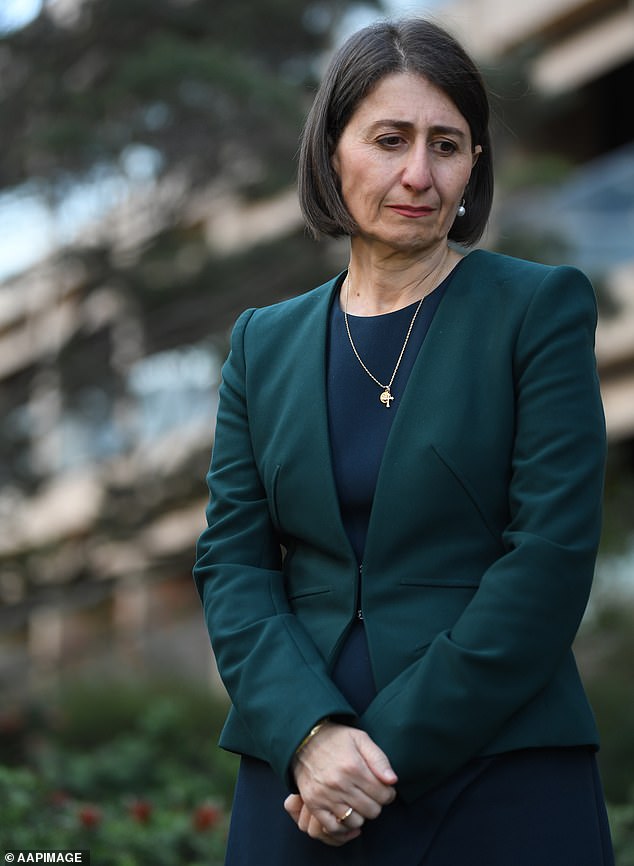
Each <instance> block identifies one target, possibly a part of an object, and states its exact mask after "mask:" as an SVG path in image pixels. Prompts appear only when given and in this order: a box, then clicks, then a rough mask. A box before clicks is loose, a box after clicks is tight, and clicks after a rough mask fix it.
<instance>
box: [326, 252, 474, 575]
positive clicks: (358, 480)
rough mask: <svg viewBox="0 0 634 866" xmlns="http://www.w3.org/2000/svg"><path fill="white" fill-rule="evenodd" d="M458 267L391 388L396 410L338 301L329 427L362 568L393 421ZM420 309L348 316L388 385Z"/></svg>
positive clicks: (429, 304)
mask: <svg viewBox="0 0 634 866" xmlns="http://www.w3.org/2000/svg"><path fill="white" fill-rule="evenodd" d="M460 264H461V263H460V262H459V263H458V265H457V266H456V268H458V267H460ZM456 268H454V270H453V271H452V272H451V273H450V274H449V276H448V277H446V278H445V279H444V280H443V282H442V283H441V284H440V285H439V286H438V287H437V288H436V289H434V291H433V292H431V293H430V294H429V295H427V297H426V298H425V299H424V300H423V304H422V306H421V308H420V310H419V312H418V315H417V317H416V321H415V322H414V327H413V328H412V333H411V334H410V338H409V341H408V343H407V347H406V349H405V353H404V355H403V359H402V361H401V364H400V366H399V368H398V372H397V374H396V377H395V379H394V382H393V384H392V388H391V392H392V396H393V397H394V401H393V403H392V404H391V406H390V407H389V408H388V407H386V406H385V405H384V404H383V403H381V401H380V399H379V397H380V394H381V391H382V390H383V389H382V388H380V387H379V386H378V385H377V384H376V382H373V381H372V379H371V378H370V377H369V376H368V374H367V373H366V371H365V370H364V369H363V367H362V366H361V364H360V363H359V361H358V360H357V358H356V357H355V354H354V352H353V351H352V346H351V345H350V340H349V339H348V334H347V332H346V324H345V320H344V315H343V310H342V309H341V306H340V304H339V296H338V294H336V295H335V300H334V303H333V305H332V309H331V312H330V331H329V339H328V351H327V357H328V366H327V399H328V422H329V429H330V444H331V451H332V462H333V470H334V475H335V482H336V484H337V492H338V493H339V505H340V508H341V517H342V520H343V523H344V525H345V528H346V532H347V533H348V537H349V538H350V542H351V544H352V547H353V548H354V551H355V553H356V555H357V559H358V561H359V562H361V561H362V559H363V550H364V548H365V539H366V535H367V530H368V522H369V519H370V511H371V508H372V500H373V498H374V490H375V487H376V481H377V477H378V474H379V467H380V465H381V458H382V457H383V451H384V450H385V443H386V442H387V437H388V434H389V432H390V428H391V426H392V421H393V419H394V416H395V414H396V412H397V411H398V407H399V405H400V401H401V397H402V396H403V391H404V390H405V385H406V384H407V380H408V378H409V374H410V372H411V370H412V367H413V366H414V361H415V360H416V356H417V355H418V352H419V350H420V347H421V346H422V344H423V340H424V339H425V336H426V334H427V331H428V330H429V326H430V325H431V322H432V319H433V317H434V313H435V312H436V309H437V308H438V305H439V303H440V301H441V299H442V297H443V295H444V293H445V291H446V289H447V286H448V285H449V283H450V281H451V278H452V276H453V274H454V273H455V272H456ZM417 306H418V301H416V302H415V303H414V304H411V305H410V306H408V307H404V308H403V309H401V310H396V311H395V312H393V313H385V314H384V315H380V316H351V315H349V314H348V322H349V325H350V333H351V334H352V339H353V340H354V344H355V346H356V349H357V351H358V353H359V355H360V357H361V359H362V361H363V363H364V364H365V365H366V367H367V368H368V369H369V370H370V372H371V373H372V375H373V376H376V378H377V379H378V380H379V382H382V383H383V384H387V383H388V382H389V381H390V378H391V376H392V372H393V370H394V367H395V365H396V362H397V360H398V356H399V353H400V351H401V349H402V347H403V342H404V341H405V337H406V335H407V329H408V328H409V325H410V322H411V321H412V316H413V315H414V312H415V310H416V307H417Z"/></svg>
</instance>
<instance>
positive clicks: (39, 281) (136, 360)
mask: <svg viewBox="0 0 634 866" xmlns="http://www.w3.org/2000/svg"><path fill="white" fill-rule="evenodd" d="M386 14H387V15H401V14H426V15H430V16H432V17H434V18H436V19H437V20H438V21H439V22H440V23H442V24H444V25H445V26H447V27H449V29H451V30H452V31H453V32H454V33H455V34H456V35H457V36H458V37H459V38H460V39H462V40H463V42H464V43H465V44H466V46H467V47H468V49H469V50H470V51H471V52H472V53H473V54H474V56H475V57H476V59H477V60H478V61H479V63H480V64H481V67H482V69H483V72H484V75H485V77H486V79H487V83H488V85H489V88H490V91H491V94H492V100H493V106H494V142H495V152H496V164H497V172H496V176H497V185H498V186H497V193H496V198H495V206H494V212H493V217H492V220H491V224H490V227H489V230H488V232H487V234H486V236H485V238H484V241H483V244H482V245H483V246H485V247H487V248H489V249H493V250H497V251H501V252H508V253H511V254H515V255H520V256H524V257H527V258H534V259H538V260H541V261H546V262H552V263H562V262H566V263H569V264H573V265H577V266H579V267H581V268H583V269H584V270H585V271H586V272H587V273H588V274H589V275H590V276H591V278H592V279H593V281H594V284H595V286H596V290H597V295H598V299H599V307H600V324H599V330H598V335H597V355H598V363H599V372H600V377H601V383H602V390H603V397H604V402H605V408H606V416H607V423H608V431H609V442H610V454H609V465H608V481H607V486H606V496H605V530H604V535H603V541H602V547H601V555H600V558H599V563H598V566H597V576H596V582H595V590H594V593H593V596H592V599H591V603H590V606H589V608H588V612H587V615H586V618H585V620H584V623H583V627H582V629H581V632H580V635H579V638H578V640H577V647H576V649H577V656H578V660H579V665H580V667H581V669H582V672H583V675H584V677H585V679H586V682H587V684H588V688H589V691H590V693H591V695H592V698H593V701H594V704H595V709H596V712H597V716H598V719H599V723H600V726H601V729H602V732H603V740H604V745H603V749H602V751H601V753H600V759H601V768H602V773H603V778H604V783H605V787H606V792H607V796H608V799H609V802H610V813H611V819H612V824H613V830H614V834H615V840H616V843H617V849H618V857H619V861H618V862H619V866H628V864H629V866H631V864H634V111H633V110H632V93H633V92H634V6H633V5H632V3H631V2H630V0H531V2H530V3H520V4H516V3H509V2H507V0H436V2H427V3H418V2H414V0H409V2H402V0H401V2H397V0H392V2H388V0H384V3H383V4H382V5H381V4H380V3H379V2H376V3H371V2H368V3H363V4H361V3H356V2H346V0H239V2H238V0H48V2H46V0H0V849H1V848H2V846H3V845H4V847H5V848H10V847H12V846H14V847H19V846H20V845H22V846H23V847H29V848H35V847H38V846H41V847H47V846H48V847H49V848H51V849H52V848H55V847H57V848H62V847H66V843H68V844H69V845H70V844H71V843H70V840H71V839H72V840H73V842H72V844H73V845H75V844H76V842H77V841H78V840H79V841H81V842H82V846H83V847H90V848H91V849H92V850H93V862H94V860H95V856H96V857H97V858H98V863H99V864H100V866H108V864H110V863H112V864H117V866H128V864H129V866H134V864H144V863H146V862H147V863H153V864H158V866H160V864H161V863H165V864H167V866H170V864H191V866H193V864H195V863H203V862H204V863H206V864H214V863H220V862H222V861H221V858H222V848H223V845H224V834H225V832H226V821H227V813H228V811H229V809H230V792H231V782H232V778H233V774H234V772H235V761H234V760H233V759H231V758H230V757H227V756H224V755H222V754H220V753H219V752H218V751H217V750H216V748H215V739H216V736H217V732H218V726H219V724H220V722H221V719H222V715H223V713H224V708H225V702H226V698H225V696H224V692H223V690H222V687H221V685H220V683H219V681H218V677H217V673H216V670H215V666H214V662H213V658H212V654H211V651H210V648H209V642H208V638H207V635H206V633H205V630H204V625H203V621H202V615H201V612H200V609H199V604H198V599H197V597H196V595H195V592H194V588H193V582H192V579H191V567H192V564H193V551H194V543H195V539H196V537H197V535H198V533H199V532H200V530H201V528H202V526H203V519H204V514H203V512H204V506H205V502H206V489H205V486H204V476H205V472H206V470H207V466H208V462H209V455H210V451H211V445H212V441H213V431H214V414H215V409H216V395H217V385H218V379H219V370H220V364H221V362H222V360H223V358H224V355H225V353H226V349H227V338H228V333H229V330H230V327H231V324H232V322H233V320H234V319H235V317H236V316H237V315H238V313H239V312H241V310H243V309H244V308H245V307H247V306H252V305H262V304H267V303H271V302H273V301H276V300H279V299H281V298H285V297H289V296H291V295H294V294H296V293H298V292H302V291H306V290H308V289H310V288H312V287H313V286H315V285H317V284H319V283H320V282H322V281H323V280H324V279H326V278H327V277H329V276H331V275H332V274H333V273H335V272H337V271H338V270H339V269H341V268H342V267H344V266H345V262H346V252H347V250H346V245H345V243H341V242H332V241H329V242H322V243H320V244H317V243H315V242H313V241H311V240H310V239H309V238H307V236H306V233H305V232H304V229H303V227H302V223H301V219H300V215H299V210H298V206H297V201H296V196H295V191H294V176H295V170H296V162H295V158H296V151H297V144H298V136H299V131H300V129H301V124H302V120H303V117H304V115H305V112H306V109H307V106H308V105H309V103H310V100H311V96H312V94H313V93H314V89H315V86H316V83H317V82H318V81H319V78H320V74H321V71H322V69H323V65H324V63H325V61H326V60H327V58H328V56H329V53H330V52H331V51H332V49H333V47H335V46H336V45H338V44H339V43H340V42H341V40H342V39H343V38H345V36H346V35H347V34H348V33H350V32H351V31H352V30H354V29H356V28H357V27H358V26H360V25H363V24H365V23H367V22H369V21H371V20H373V19H376V18H378V17H384V16H385V15H386ZM300 422H301V419H298V423H300ZM214 858H215V859H214Z"/></svg>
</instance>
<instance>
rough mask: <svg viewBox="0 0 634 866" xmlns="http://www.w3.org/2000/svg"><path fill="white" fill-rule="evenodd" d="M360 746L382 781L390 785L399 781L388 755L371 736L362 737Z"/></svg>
mask: <svg viewBox="0 0 634 866" xmlns="http://www.w3.org/2000/svg"><path fill="white" fill-rule="evenodd" d="M358 748H359V752H360V753H361V755H362V757H363V759H364V761H365V762H366V764H367V765H368V767H369V768H370V770H371V771H372V772H373V773H374V775H375V776H376V778H377V779H378V780H379V781H380V782H383V784H384V785H390V786H391V785H395V784H396V783H397V782H398V776H397V775H396V773H395V772H394V770H393V768H392V765H391V764H390V761H389V758H388V756H387V755H386V754H385V752H384V751H383V750H382V749H380V748H379V746H377V744H376V743H375V742H374V741H373V740H371V739H370V737H367V738H363V739H361V740H360V742H359V744H358Z"/></svg>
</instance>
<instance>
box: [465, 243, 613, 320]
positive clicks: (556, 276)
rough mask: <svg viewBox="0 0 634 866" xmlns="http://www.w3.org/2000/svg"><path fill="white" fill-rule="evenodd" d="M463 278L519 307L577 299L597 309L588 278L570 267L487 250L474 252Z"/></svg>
mask: <svg viewBox="0 0 634 866" xmlns="http://www.w3.org/2000/svg"><path fill="white" fill-rule="evenodd" d="M462 271H463V274H464V276H465V278H467V279H468V280H470V281H473V280H477V281H478V287H479V288H481V289H482V291H486V290H487V289H488V290H489V291H490V292H492V293H493V294H494V295H496V296H497V298H498V299H499V300H502V299H506V300H508V301H512V300H516V301H517V302H518V303H519V304H520V306H524V305H527V304H531V303H532V302H533V301H534V300H536V299H537V300H539V299H541V298H548V299H550V300H551V301H552V302H553V303H556V302H557V299H558V298H561V299H564V298H567V299H569V300H571V299H575V298H577V299H579V300H580V302H581V303H582V304H583V305H586V304H589V305H590V306H591V307H596V301H595V294H594V289H593V287H592V284H591V283H590V280H589V279H588V277H587V276H586V275H585V274H584V273H583V272H582V271H580V270H579V269H578V268H575V267H572V266H570V265H545V264H542V263H540V262H533V261H528V260H526V259H518V258H515V257H513V256H507V255H503V254H501V253H494V252H490V251H488V250H480V249H478V250H473V251H472V252H471V253H469V255H468V256H467V258H466V261H465V262H464V263H463V267H462Z"/></svg>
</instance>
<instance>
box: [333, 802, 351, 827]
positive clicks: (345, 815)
mask: <svg viewBox="0 0 634 866" xmlns="http://www.w3.org/2000/svg"><path fill="white" fill-rule="evenodd" d="M353 811H354V809H353V808H352V806H348V808H347V809H346V811H345V812H344V813H343V815H342V816H341V818H337V824H343V822H344V821H346V820H347V819H348V818H349V817H350V815H352V813H353Z"/></svg>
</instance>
